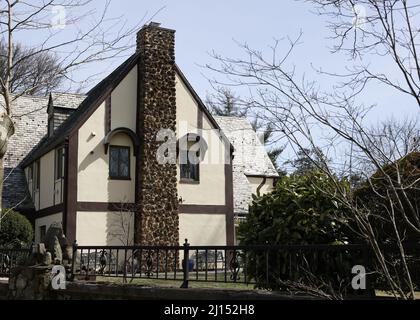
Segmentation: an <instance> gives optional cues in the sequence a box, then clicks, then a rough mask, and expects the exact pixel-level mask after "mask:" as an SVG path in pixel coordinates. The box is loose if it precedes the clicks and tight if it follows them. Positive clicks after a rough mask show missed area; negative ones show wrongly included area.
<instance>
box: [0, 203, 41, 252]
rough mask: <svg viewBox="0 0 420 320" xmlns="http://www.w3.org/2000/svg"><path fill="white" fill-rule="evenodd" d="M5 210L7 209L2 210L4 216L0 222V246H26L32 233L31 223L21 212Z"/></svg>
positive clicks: (31, 237) (30, 240)
mask: <svg viewBox="0 0 420 320" xmlns="http://www.w3.org/2000/svg"><path fill="white" fill-rule="evenodd" d="M7 211H8V210H7V209H4V210H3V214H5V216H4V217H3V218H2V219H1V222H0V247H3V248H4V247H6V248H11V247H12V248H26V247H28V246H29V245H30V243H31V242H32V239H33V235H34V232H33V228H32V225H31V223H30V222H29V220H28V219H27V218H26V217H25V216H23V215H22V214H20V213H18V212H15V211H9V212H7ZM6 212H7V214H6Z"/></svg>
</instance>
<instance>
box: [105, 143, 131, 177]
mask: <svg viewBox="0 0 420 320" xmlns="http://www.w3.org/2000/svg"><path fill="white" fill-rule="evenodd" d="M109 178H110V179H117V180H129V179H130V147H119V146H110V147H109Z"/></svg>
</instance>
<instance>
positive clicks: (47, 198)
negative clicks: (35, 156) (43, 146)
mask: <svg viewBox="0 0 420 320" xmlns="http://www.w3.org/2000/svg"><path fill="white" fill-rule="evenodd" d="M54 157H55V150H53V151H50V152H48V153H47V154H46V155H44V156H42V157H41V160H40V161H41V162H40V165H41V174H40V177H41V179H40V198H39V199H40V209H44V208H48V207H51V206H53V205H54Z"/></svg>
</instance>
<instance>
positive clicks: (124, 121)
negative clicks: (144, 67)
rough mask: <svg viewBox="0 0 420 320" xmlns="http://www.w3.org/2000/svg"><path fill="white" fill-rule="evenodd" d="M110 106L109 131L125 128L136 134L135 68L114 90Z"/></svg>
mask: <svg viewBox="0 0 420 320" xmlns="http://www.w3.org/2000/svg"><path fill="white" fill-rule="evenodd" d="M111 105H112V107H111V130H112V129H115V128H120V127H125V128H129V129H131V130H133V131H134V132H136V116H137V66H135V67H134V68H133V69H132V70H131V71H130V72H129V73H128V74H127V76H126V77H125V78H124V79H123V81H121V83H120V84H119V85H118V86H117V87H116V88H115V89H114V91H113V92H112V94H111Z"/></svg>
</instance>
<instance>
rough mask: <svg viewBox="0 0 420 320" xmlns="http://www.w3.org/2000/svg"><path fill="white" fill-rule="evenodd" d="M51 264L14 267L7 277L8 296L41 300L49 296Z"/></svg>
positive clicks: (15, 298) (18, 298) (16, 298)
mask: <svg viewBox="0 0 420 320" xmlns="http://www.w3.org/2000/svg"><path fill="white" fill-rule="evenodd" d="M51 268H52V267H51V266H33V267H16V268H15V269H14V270H13V271H12V275H11V276H10V278H9V292H8V298H9V299H12V300H43V299H47V298H48V297H49V296H50V286H51V285H50V284H51Z"/></svg>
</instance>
